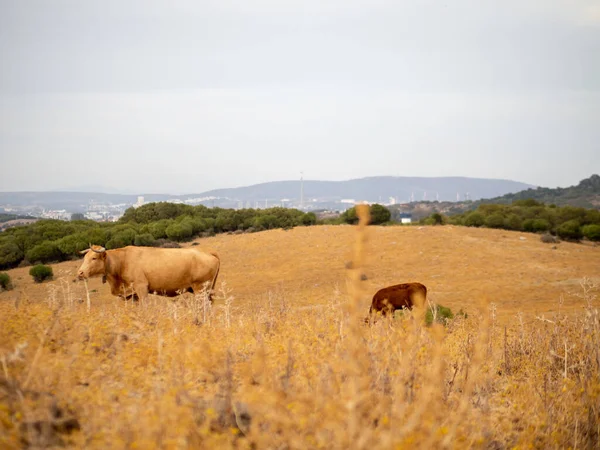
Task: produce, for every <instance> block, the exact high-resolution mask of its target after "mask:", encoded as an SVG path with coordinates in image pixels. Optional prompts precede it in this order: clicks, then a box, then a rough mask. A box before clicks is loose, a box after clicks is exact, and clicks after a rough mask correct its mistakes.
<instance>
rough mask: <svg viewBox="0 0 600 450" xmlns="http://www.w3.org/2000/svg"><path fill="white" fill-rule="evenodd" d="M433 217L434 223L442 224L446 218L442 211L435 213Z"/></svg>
mask: <svg viewBox="0 0 600 450" xmlns="http://www.w3.org/2000/svg"><path fill="white" fill-rule="evenodd" d="M431 219H432V220H433V225H441V224H442V223H443V222H444V219H443V217H442V215H441V214H440V213H433V214H432V215H431Z"/></svg>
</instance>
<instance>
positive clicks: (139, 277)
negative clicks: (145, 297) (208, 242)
mask: <svg viewBox="0 0 600 450" xmlns="http://www.w3.org/2000/svg"><path fill="white" fill-rule="evenodd" d="M119 251H120V254H121V255H120V256H121V265H122V267H121V273H122V275H123V278H124V279H125V280H127V281H129V282H135V281H141V282H143V281H144V280H145V281H146V282H147V284H148V289H149V291H150V292H154V291H156V292H176V291H178V290H182V289H187V288H189V287H191V286H192V285H193V284H195V283H202V282H205V281H210V280H212V279H213V277H214V275H215V273H216V270H217V269H218V258H217V257H216V256H214V255H212V254H210V253H205V252H203V251H201V250H199V249H195V248H153V247H134V246H128V247H124V248H122V249H119Z"/></svg>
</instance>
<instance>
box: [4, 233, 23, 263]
mask: <svg viewBox="0 0 600 450" xmlns="http://www.w3.org/2000/svg"><path fill="white" fill-rule="evenodd" d="M24 257H25V255H24V254H23V252H22V251H21V249H20V248H19V246H18V245H17V244H16V243H15V242H14V240H13V239H3V240H2V241H0V269H9V268H11V267H16V266H17V265H18V264H19V263H20V262H21V261H23V258H24Z"/></svg>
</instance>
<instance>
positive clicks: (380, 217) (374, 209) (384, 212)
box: [370, 203, 392, 225]
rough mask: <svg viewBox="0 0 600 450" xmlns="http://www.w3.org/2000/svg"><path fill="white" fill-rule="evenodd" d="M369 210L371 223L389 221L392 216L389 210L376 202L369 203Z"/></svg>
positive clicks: (378, 223)
mask: <svg viewBox="0 0 600 450" xmlns="http://www.w3.org/2000/svg"><path fill="white" fill-rule="evenodd" d="M370 212H371V224H373V225H380V224H382V223H385V222H389V221H390V219H391V217H392V213H391V212H390V210H389V209H387V208H386V207H385V206H382V205H380V204H378V203H375V204H373V205H371V208H370Z"/></svg>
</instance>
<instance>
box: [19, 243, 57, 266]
mask: <svg viewBox="0 0 600 450" xmlns="http://www.w3.org/2000/svg"><path fill="white" fill-rule="evenodd" d="M61 256H62V253H61V251H60V249H59V248H58V246H57V245H56V242H51V241H44V242H42V243H41V244H38V245H36V246H35V247H33V248H32V249H31V250H29V251H28V252H27V255H26V257H27V259H28V260H29V261H31V262H34V263H36V262H42V263H47V262H51V261H60V259H61Z"/></svg>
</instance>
